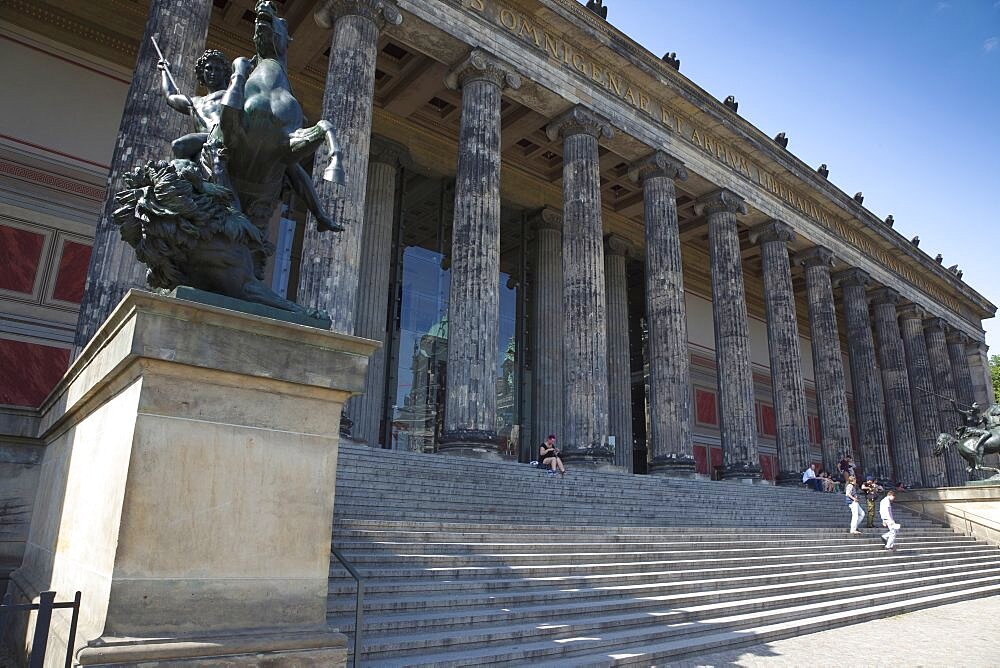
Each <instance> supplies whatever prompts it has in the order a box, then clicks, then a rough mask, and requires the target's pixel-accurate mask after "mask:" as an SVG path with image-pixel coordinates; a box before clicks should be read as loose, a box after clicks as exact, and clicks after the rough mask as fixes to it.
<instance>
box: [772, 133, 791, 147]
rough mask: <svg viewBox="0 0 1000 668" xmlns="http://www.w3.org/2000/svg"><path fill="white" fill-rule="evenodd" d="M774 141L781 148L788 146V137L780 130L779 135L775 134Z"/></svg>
mask: <svg viewBox="0 0 1000 668" xmlns="http://www.w3.org/2000/svg"><path fill="white" fill-rule="evenodd" d="M774 141H775V143H777V144H778V146H780V147H781V148H788V137H786V136H785V133H784V132H779V133H778V134H777V135H775V137H774Z"/></svg>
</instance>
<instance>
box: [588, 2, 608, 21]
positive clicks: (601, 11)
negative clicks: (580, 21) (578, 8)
mask: <svg viewBox="0 0 1000 668" xmlns="http://www.w3.org/2000/svg"><path fill="white" fill-rule="evenodd" d="M587 9H589V10H590V11H592V12H594V13H595V14H597V15H598V16H600V17H601V18H602V19H604V20H605V21H607V20H608V8H607V7H605V6H604V0H587Z"/></svg>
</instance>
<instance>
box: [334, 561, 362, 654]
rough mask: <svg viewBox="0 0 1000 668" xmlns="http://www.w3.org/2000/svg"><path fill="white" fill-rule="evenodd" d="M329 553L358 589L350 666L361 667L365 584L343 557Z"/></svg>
mask: <svg viewBox="0 0 1000 668" xmlns="http://www.w3.org/2000/svg"><path fill="white" fill-rule="evenodd" d="M330 551H331V552H333V556H335V557H337V561H339V562H340V563H341V564H342V565H343V567H344V568H346V569H347V572H348V573H350V574H351V577H352V578H354V582H355V583H357V587H358V589H357V591H358V593H357V598H356V600H355V603H354V651H353V652H352V653H351V666H352V667H353V668H357V666H360V665H361V623H362V621H363V620H364V610H365V582H364V580H362V579H361V576H360V575H359V574H358V572H357V571H356V570H354V566H351V564H350V562H348V561H347V559H345V558H344V555H342V554H341V553H340V552H338V551H337V550H335V549H333V548H331V549H330Z"/></svg>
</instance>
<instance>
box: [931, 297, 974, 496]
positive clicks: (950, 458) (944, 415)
mask: <svg viewBox="0 0 1000 668" xmlns="http://www.w3.org/2000/svg"><path fill="white" fill-rule="evenodd" d="M947 330H948V326H947V324H946V323H945V321H944V319H943V318H936V317H935V318H928V319H927V320H925V321H924V338H925V339H926V341H927V354H928V356H929V357H930V361H931V370H932V373H933V377H934V391H935V392H936V393H937V394H938V396H937V397H935V398H936V399H937V409H938V421H939V423H940V424H941V431H943V432H948V433H951V434H954V433H955V429H957V428H958V426H959V424H961V419H960V416H959V415H958V413H956V412H955V405H954V404H953V403H952V402H953V401H957V400H958V396H957V395H956V392H955V378H954V376H953V375H952V370H951V358H950V357H949V355H948V341H947V339H946V333H947ZM943 457H944V465H945V471H946V472H947V473H948V484H949V485H951V486H953V487H956V486H959V485H964V484H965V483H966V482H968V480H969V475H968V474H967V473H966V472H965V466H966V465H965V460H963V459H962V456H961V455H959V454H958V452H956V451H955V449H954V448H948V449H947V450H946V451H945V453H944V455H943Z"/></svg>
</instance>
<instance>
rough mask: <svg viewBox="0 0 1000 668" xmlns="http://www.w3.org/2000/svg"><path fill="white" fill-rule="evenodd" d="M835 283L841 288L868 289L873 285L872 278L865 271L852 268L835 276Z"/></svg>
mask: <svg viewBox="0 0 1000 668" xmlns="http://www.w3.org/2000/svg"><path fill="white" fill-rule="evenodd" d="M833 282H834V284H835V285H837V286H839V287H844V286H855V285H860V286H861V287H863V288H866V287H868V286H869V285H870V284H871V282H872V277H871V276H869V275H868V272H867V271H865V270H864V269H860V268H858V267H851V268H849V269H845V270H843V271H839V272H837V273H836V274H834V276H833Z"/></svg>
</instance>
